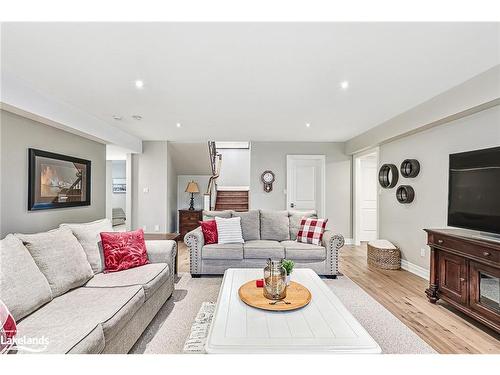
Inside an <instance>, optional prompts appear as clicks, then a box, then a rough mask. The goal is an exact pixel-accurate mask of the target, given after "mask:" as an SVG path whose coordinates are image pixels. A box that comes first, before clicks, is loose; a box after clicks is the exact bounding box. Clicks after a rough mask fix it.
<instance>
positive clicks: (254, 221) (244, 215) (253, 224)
mask: <svg viewBox="0 0 500 375" xmlns="http://www.w3.org/2000/svg"><path fill="white" fill-rule="evenodd" d="M232 216H233V217H241V231H242V232H243V239H244V240H245V241H253V240H260V213H259V210H250V211H246V212H237V211H232Z"/></svg>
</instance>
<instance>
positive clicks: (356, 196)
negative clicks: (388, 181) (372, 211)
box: [352, 147, 380, 246]
mask: <svg viewBox="0 0 500 375" xmlns="http://www.w3.org/2000/svg"><path fill="white" fill-rule="evenodd" d="M371 154H375V157H376V160H377V161H376V165H377V170H378V168H379V164H380V150H379V147H374V148H370V149H368V150H365V151H362V152H359V153H357V154H354V155H353V156H352V166H353V174H352V175H353V189H352V190H353V199H352V204H353V208H352V213H353V215H352V219H353V223H352V227H353V237H354V244H355V245H357V246H359V245H361V240H360V232H361V228H360V223H361V218H360V208H361V207H360V206H361V205H360V202H359V201H360V199H361V186H360V172H361V159H363V158H364V157H366V156H367V155H371ZM379 205H380V199H379V187H378V183H377V238H378V237H379V216H380V214H379V212H380V207H379Z"/></svg>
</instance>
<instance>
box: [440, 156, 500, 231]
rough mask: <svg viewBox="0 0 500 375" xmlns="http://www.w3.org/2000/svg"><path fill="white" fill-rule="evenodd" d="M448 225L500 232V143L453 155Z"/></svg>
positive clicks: (450, 171)
mask: <svg viewBox="0 0 500 375" xmlns="http://www.w3.org/2000/svg"><path fill="white" fill-rule="evenodd" d="M448 181H449V186H448V225H449V226H453V227H459V228H466V229H472V230H478V231H482V232H489V233H493V234H500V147H495V148H488V149H484V150H477V151H469V152H461V153H458V154H451V155H450V170H449V180H448Z"/></svg>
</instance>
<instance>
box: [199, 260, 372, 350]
mask: <svg viewBox="0 0 500 375" xmlns="http://www.w3.org/2000/svg"><path fill="white" fill-rule="evenodd" d="M262 277H263V271H262V270H261V269H238V268H231V269H228V270H227V271H226V272H225V274H224V279H223V281H222V287H221V289H220V292H219V297H218V301H217V307H216V310H215V316H214V319H213V321H212V325H211V327H210V332H209V334H208V338H207V344H206V351H207V353H380V352H381V349H380V346H379V345H378V344H377V343H376V342H375V340H373V339H372V338H371V336H370V335H369V334H368V332H366V330H365V329H364V328H363V327H362V326H361V325H360V324H359V323H358V321H357V320H356V319H355V318H354V317H353V316H352V315H351V313H349V311H347V309H346V308H345V307H344V305H342V303H341V302H340V300H339V299H338V298H337V296H336V295H335V294H333V293H332V291H331V290H330V289H329V288H328V286H327V285H326V284H325V283H324V282H323V281H322V280H321V279H320V278H319V277H318V275H317V274H316V273H315V272H314V271H312V270H310V269H296V270H295V271H294V272H293V274H292V280H294V281H297V282H299V283H301V284H302V285H304V286H306V287H307V288H308V289H309V290H310V291H311V294H312V300H311V302H310V303H309V305H307V306H306V307H304V308H302V309H299V310H295V311H283V312H282V311H280V312H278V311H264V310H259V309H256V308H253V307H250V306H248V305H246V304H245V303H244V302H242V301H241V300H240V298H239V296H238V289H239V287H240V286H241V285H242V284H244V283H245V282H247V281H250V280H254V279H260V278H262Z"/></svg>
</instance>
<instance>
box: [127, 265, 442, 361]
mask: <svg viewBox="0 0 500 375" xmlns="http://www.w3.org/2000/svg"><path fill="white" fill-rule="evenodd" d="M323 280H324V281H325V282H326V284H327V285H328V286H329V287H330V288H331V289H332V291H333V292H334V293H335V294H336V295H337V296H338V297H339V299H340V300H341V301H342V303H343V304H344V305H345V306H346V307H347V309H348V310H349V311H350V312H351V313H352V314H353V315H354V317H355V318H356V319H357V320H358V321H359V322H360V323H361V325H362V326H363V327H365V329H366V330H367V331H368V333H369V334H370V335H371V336H372V337H373V338H374V339H375V341H377V343H378V344H379V345H380V347H381V348H382V352H383V353H387V354H389V353H391V354H392V353H400V354H419V353H436V352H435V351H434V349H432V348H431V347H430V346H429V345H428V344H427V343H425V342H424V341H423V340H422V339H421V338H420V337H418V336H417V335H416V334H415V333H413V331H411V330H410V329H409V328H408V327H406V326H405V325H404V324H403V323H402V322H401V321H400V320H399V319H397V318H396V317H395V316H394V315H392V314H391V313H390V312H389V311H388V310H387V309H385V308H384V307H383V306H382V305H380V304H379V303H378V302H377V301H375V300H374V299H373V298H372V297H370V296H369V295H368V294H367V293H366V292H365V291H363V290H362V289H361V288H360V287H359V286H357V285H356V284H355V283H354V282H353V281H351V280H350V279H349V278H348V277H345V276H342V277H339V278H337V279H335V280H332V279H323ZM221 282H222V278H221V277H201V278H196V279H192V278H191V276H190V275H189V274H181V275H179V278H178V280H177V282H176V286H175V291H174V293H173V296H172V297H171V298H170V299H169V300H168V301H167V302H166V303H165V305H163V307H162V308H161V309H160V311H159V312H158V314H157V315H156V317H155V318H154V319H153V321H152V322H151V324H150V325H149V326H148V328H147V329H146V331H145V332H144V334H143V335H142V336H141V337H140V338H139V340H138V341H137V343H136V344H135V346H134V347H133V348H132V350H131V353H150V354H153V353H163V354H168V353H170V354H178V353H183V351H184V346H185V344H187V346H186V349H187V352H191V353H192V352H199V348H200V346H202V343H201V341H203V339H204V338H205V336H206V333H208V327H209V321H210V317H211V315H212V312H211V311H213V310H212V309H213V305H212V306H210V305H211V304H204V302H215V301H216V300H217V295H218V292H219V289H220V285H221ZM198 313H200V314H198ZM193 322H194V323H193ZM205 332H206V333H205ZM197 340H198V341H197ZM197 350H198V351H197Z"/></svg>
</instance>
